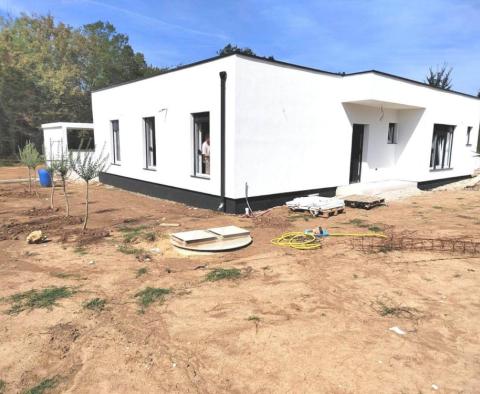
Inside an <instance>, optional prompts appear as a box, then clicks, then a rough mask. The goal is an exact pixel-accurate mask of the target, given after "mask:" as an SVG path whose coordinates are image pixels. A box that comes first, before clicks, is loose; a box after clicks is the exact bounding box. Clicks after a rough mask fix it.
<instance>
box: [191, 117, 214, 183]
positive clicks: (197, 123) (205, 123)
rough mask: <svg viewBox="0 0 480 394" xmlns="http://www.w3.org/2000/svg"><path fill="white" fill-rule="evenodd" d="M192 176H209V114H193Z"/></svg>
mask: <svg viewBox="0 0 480 394" xmlns="http://www.w3.org/2000/svg"><path fill="white" fill-rule="evenodd" d="M192 116H193V155H194V160H193V162H194V174H195V175H196V176H203V177H208V176H210V114H209V113H208V112H201V113H198V114H193V115H192Z"/></svg>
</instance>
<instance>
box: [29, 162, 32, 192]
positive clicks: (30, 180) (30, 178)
mask: <svg viewBox="0 0 480 394" xmlns="http://www.w3.org/2000/svg"><path fill="white" fill-rule="evenodd" d="M28 192H29V193H32V174H31V173H30V167H28Z"/></svg>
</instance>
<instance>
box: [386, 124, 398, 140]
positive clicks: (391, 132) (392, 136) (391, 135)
mask: <svg viewBox="0 0 480 394" xmlns="http://www.w3.org/2000/svg"><path fill="white" fill-rule="evenodd" d="M392 126H393V127H392ZM396 143H397V124H396V123H393V122H391V123H389V124H388V131H387V144H396Z"/></svg>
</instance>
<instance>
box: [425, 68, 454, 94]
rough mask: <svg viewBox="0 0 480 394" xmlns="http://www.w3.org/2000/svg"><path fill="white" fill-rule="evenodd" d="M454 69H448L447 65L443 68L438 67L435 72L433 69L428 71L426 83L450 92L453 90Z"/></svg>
mask: <svg viewBox="0 0 480 394" xmlns="http://www.w3.org/2000/svg"><path fill="white" fill-rule="evenodd" d="M452 71H453V68H452V67H448V65H447V64H446V63H445V64H443V65H442V66H441V67H437V68H436V69H435V70H433V69H432V68H431V67H430V68H429V70H428V75H427V76H426V80H425V83H427V84H429V85H430V86H435V87H436V88H441V89H445V90H450V89H451V88H452V77H451V74H452Z"/></svg>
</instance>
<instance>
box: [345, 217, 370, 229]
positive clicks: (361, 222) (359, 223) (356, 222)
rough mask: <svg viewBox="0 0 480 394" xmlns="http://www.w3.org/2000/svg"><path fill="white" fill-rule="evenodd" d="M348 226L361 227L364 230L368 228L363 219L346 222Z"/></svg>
mask: <svg viewBox="0 0 480 394" xmlns="http://www.w3.org/2000/svg"><path fill="white" fill-rule="evenodd" d="M348 223H349V224H353V225H354V226H357V227H362V228H366V227H369V226H370V225H369V224H368V223H367V222H365V221H364V220H363V219H352V220H350V221H349V222H348Z"/></svg>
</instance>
